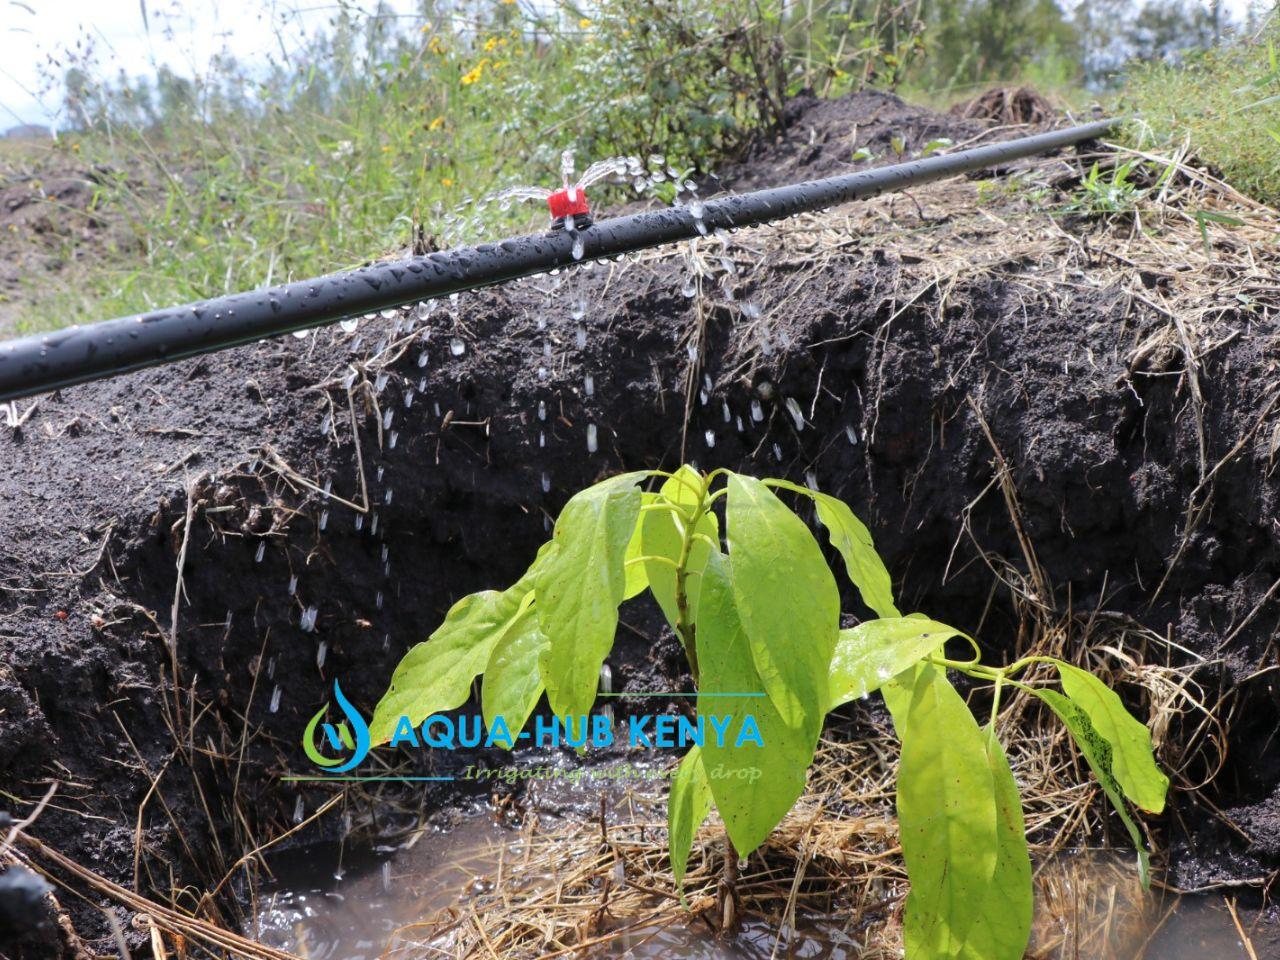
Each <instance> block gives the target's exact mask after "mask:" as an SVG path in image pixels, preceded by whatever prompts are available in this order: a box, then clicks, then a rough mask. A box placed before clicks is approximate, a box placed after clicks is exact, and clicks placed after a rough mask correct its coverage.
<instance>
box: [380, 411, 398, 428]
mask: <svg viewBox="0 0 1280 960" xmlns="http://www.w3.org/2000/svg"><path fill="white" fill-rule="evenodd" d="M394 415H395V411H394V410H392V409H391V408H390V407H388V408H387V409H386V410H385V411H384V412H383V414H382V429H383V430H388V429H390V428H391V418H392V417H393V416H394Z"/></svg>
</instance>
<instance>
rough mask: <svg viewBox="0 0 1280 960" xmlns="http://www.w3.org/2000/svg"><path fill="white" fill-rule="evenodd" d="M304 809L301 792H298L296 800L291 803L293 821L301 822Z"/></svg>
mask: <svg viewBox="0 0 1280 960" xmlns="http://www.w3.org/2000/svg"><path fill="white" fill-rule="evenodd" d="M306 810H307V808H306V805H305V804H304V803H303V802H302V794H298V802H297V803H295V804H294V805H293V822H294V823H301V822H302V815H303V814H304V813H305V812H306Z"/></svg>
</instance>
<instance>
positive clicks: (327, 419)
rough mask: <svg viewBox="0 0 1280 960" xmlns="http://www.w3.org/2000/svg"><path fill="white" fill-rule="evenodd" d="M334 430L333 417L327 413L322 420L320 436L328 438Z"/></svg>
mask: <svg viewBox="0 0 1280 960" xmlns="http://www.w3.org/2000/svg"><path fill="white" fill-rule="evenodd" d="M332 429H333V415H332V414H328V413H326V414H325V415H324V417H323V418H322V419H321V420H320V436H322V437H327V436H328V435H329V431H331V430H332Z"/></svg>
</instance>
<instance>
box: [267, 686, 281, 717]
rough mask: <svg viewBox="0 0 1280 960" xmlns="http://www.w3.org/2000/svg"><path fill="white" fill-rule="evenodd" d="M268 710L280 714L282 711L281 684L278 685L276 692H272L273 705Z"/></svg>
mask: <svg viewBox="0 0 1280 960" xmlns="http://www.w3.org/2000/svg"><path fill="white" fill-rule="evenodd" d="M268 709H269V710H270V711H271V712H272V713H277V712H279V710H280V686H279V684H277V685H276V688H275V689H274V690H272V691H271V705H270V707H268Z"/></svg>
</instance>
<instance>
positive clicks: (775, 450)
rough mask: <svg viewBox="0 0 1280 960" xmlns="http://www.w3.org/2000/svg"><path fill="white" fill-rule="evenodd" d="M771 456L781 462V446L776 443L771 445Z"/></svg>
mask: <svg viewBox="0 0 1280 960" xmlns="http://www.w3.org/2000/svg"><path fill="white" fill-rule="evenodd" d="M773 458H774V459H775V460H777V461H778V462H779V463H781V462H782V447H781V446H780V445H778V444H776V443H775V444H774V445H773Z"/></svg>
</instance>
